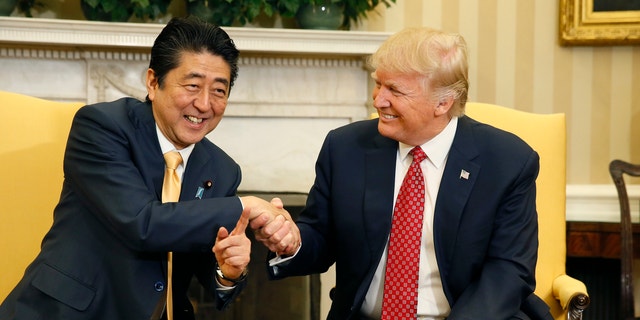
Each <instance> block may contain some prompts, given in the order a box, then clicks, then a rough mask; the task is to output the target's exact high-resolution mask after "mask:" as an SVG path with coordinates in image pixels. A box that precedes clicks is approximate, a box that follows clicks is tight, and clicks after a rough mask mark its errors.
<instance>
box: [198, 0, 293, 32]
mask: <svg viewBox="0 0 640 320" xmlns="http://www.w3.org/2000/svg"><path fill="white" fill-rule="evenodd" d="M289 1H298V0H289ZM273 2H276V1H272V0H187V11H188V12H189V14H191V15H194V16H197V17H199V18H201V19H203V20H206V21H208V22H210V23H213V24H215V25H218V26H231V25H241V26H243V25H245V24H247V23H251V22H253V21H254V20H255V19H256V18H257V17H258V15H260V14H265V15H266V16H268V17H271V16H273V14H274V12H275V11H274V6H273Z"/></svg>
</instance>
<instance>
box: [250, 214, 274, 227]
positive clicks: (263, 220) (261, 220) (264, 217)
mask: <svg viewBox="0 0 640 320" xmlns="http://www.w3.org/2000/svg"><path fill="white" fill-rule="evenodd" d="M271 217H272V215H271V214H270V213H263V214H261V215H259V216H258V217H257V218H255V219H253V220H251V221H250V222H249V225H250V226H251V229H252V230H258V229H260V228H262V227H264V226H266V225H267V223H269V220H270V219H271Z"/></svg>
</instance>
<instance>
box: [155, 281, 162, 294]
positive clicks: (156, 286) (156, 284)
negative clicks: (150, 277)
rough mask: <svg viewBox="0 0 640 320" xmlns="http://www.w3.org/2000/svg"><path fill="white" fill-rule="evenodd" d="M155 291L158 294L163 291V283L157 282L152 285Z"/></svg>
mask: <svg viewBox="0 0 640 320" xmlns="http://www.w3.org/2000/svg"><path fill="white" fill-rule="evenodd" d="M153 286H154V287H155V289H156V291H158V292H160V291H162V290H164V283H163V282H162V281H158V282H156V283H155V284H154V285H153Z"/></svg>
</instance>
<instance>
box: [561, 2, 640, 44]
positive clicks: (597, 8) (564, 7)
mask: <svg viewBox="0 0 640 320" xmlns="http://www.w3.org/2000/svg"><path fill="white" fill-rule="evenodd" d="M560 44H561V45H565V46H568V45H587V46H590V45H634V44H635V45H637V44H640V0H560Z"/></svg>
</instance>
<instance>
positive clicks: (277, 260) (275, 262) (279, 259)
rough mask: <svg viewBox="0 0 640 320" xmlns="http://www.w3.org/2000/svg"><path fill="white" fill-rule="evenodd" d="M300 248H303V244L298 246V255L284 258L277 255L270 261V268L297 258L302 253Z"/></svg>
mask: <svg viewBox="0 0 640 320" xmlns="http://www.w3.org/2000/svg"><path fill="white" fill-rule="evenodd" d="M300 248H302V242H300V245H299V246H298V250H296V253H294V254H293V255H290V256H287V257H284V258H283V257H282V256H279V255H276V256H275V258H272V259H271V260H269V267H273V266H278V265H282V264H284V263H285V262H287V261H289V260H291V259H293V258H295V256H296V255H297V254H298V252H300Z"/></svg>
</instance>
